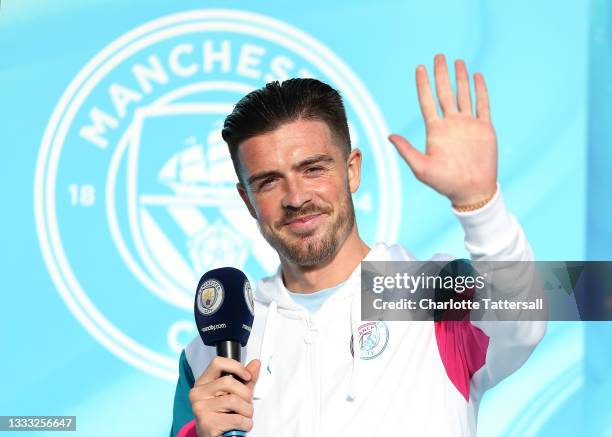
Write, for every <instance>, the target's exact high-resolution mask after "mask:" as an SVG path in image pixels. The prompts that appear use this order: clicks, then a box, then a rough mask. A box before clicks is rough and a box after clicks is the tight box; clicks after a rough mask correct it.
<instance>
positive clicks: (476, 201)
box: [451, 184, 497, 212]
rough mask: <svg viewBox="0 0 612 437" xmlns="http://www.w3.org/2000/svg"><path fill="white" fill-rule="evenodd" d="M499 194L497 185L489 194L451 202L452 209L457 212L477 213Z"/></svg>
mask: <svg viewBox="0 0 612 437" xmlns="http://www.w3.org/2000/svg"><path fill="white" fill-rule="evenodd" d="M496 192H497V184H496V185H495V188H494V189H493V190H492V191H489V194H485V195H480V196H472V197H470V198H467V199H465V200H462V201H454V200H451V203H452V207H453V209H454V210H455V211H457V212H470V211H476V210H477V209H480V208H482V207H484V206H485V205H486V204H488V203H489V202H490V201H491V199H493V197H495V193H496Z"/></svg>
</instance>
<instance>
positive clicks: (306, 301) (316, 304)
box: [287, 281, 346, 314]
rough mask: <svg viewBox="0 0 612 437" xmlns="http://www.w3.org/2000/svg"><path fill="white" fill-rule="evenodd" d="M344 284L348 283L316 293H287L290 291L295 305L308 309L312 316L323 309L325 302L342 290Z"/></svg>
mask: <svg viewBox="0 0 612 437" xmlns="http://www.w3.org/2000/svg"><path fill="white" fill-rule="evenodd" d="M344 284H346V281H345V282H343V283H341V284H338V285H336V286H335V287H330V288H324V289H323V290H319V291H315V292H314V293H294V292H293V291H290V290H287V291H289V296H291V298H292V299H293V301H294V302H295V303H297V304H298V305H301V306H303V307H304V308H306V309H307V310H308V312H309V313H310V314H314V313H316V312H317V311H318V310H319V308H321V305H323V302H325V301H326V300H327V298H328V297H330V296H331V295H332V294H334V293H335V292H336V291H338V290H339V289H340V288H342V287H343V286H344Z"/></svg>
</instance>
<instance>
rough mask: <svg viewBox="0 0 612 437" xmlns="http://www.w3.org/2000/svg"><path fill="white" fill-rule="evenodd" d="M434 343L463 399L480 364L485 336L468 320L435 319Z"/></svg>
mask: <svg viewBox="0 0 612 437" xmlns="http://www.w3.org/2000/svg"><path fill="white" fill-rule="evenodd" d="M434 325H435V332H436V343H437V344H438V351H439V352H440V358H441V359H442V363H443V364H444V369H445V370H446V374H447V375H448V377H449V379H450V380H451V382H452V383H453V385H454V386H455V387H456V388H457V390H459V393H461V394H462V395H463V397H464V398H465V400H466V401H468V402H469V399H470V382H471V380H472V376H473V375H474V373H476V372H477V371H478V369H480V368H481V367H482V366H484V364H485V362H486V358H487V349H488V347H489V337H488V336H487V335H486V334H485V333H484V332H482V331H481V330H480V329H479V328H477V327H476V326H474V325H472V322H470V321H467V320H466V321H463V320H461V321H455V320H452V321H450V320H446V321H439V322H435V323H434Z"/></svg>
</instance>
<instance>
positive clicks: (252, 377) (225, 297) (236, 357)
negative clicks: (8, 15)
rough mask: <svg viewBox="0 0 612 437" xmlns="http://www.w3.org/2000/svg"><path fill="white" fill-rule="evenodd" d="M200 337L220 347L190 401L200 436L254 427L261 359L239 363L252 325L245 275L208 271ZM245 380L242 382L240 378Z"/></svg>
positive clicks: (198, 309)
mask: <svg viewBox="0 0 612 437" xmlns="http://www.w3.org/2000/svg"><path fill="white" fill-rule="evenodd" d="M194 314H195V319H196V326H197V328H198V332H199V333H200V337H201V338H202V341H203V342H204V344H205V345H207V346H215V347H216V348H217V355H218V356H217V357H216V358H214V359H213V360H212V361H211V362H210V364H209V365H208V367H207V368H206V370H205V371H204V373H203V374H202V375H201V376H200V377H199V378H198V380H197V381H196V382H195V384H194V387H193V388H192V389H191V391H190V393H189V400H190V401H191V407H192V410H193V413H194V415H195V418H196V427H197V431H198V435H199V436H200V437H203V436H205V437H213V436H214V437H217V436H226V437H230V436H245V435H246V431H250V430H251V428H252V427H253V419H252V418H253V403H252V399H253V389H254V387H255V383H256V382H257V378H258V377H259V369H260V367H261V363H260V362H259V360H252V361H251V362H250V363H249V364H248V365H247V366H246V367H245V366H243V365H242V364H241V363H240V353H241V346H243V347H244V346H246V344H247V341H248V339H249V335H250V333H251V327H252V325H253V318H254V311H253V294H252V291H251V284H250V283H249V281H248V279H247V278H246V276H245V274H244V273H243V272H242V271H240V270H238V269H235V268H231V267H223V268H219V269H215V270H211V271H209V272H207V273H206V274H204V276H202V278H201V279H200V282H199V283H198V288H197V290H196V298H195V304H194ZM242 381H244V383H243V382H242Z"/></svg>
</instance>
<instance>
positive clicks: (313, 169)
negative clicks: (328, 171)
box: [306, 166, 325, 174]
mask: <svg viewBox="0 0 612 437" xmlns="http://www.w3.org/2000/svg"><path fill="white" fill-rule="evenodd" d="M323 170H325V169H324V168H323V167H320V166H314V167H308V168H307V169H306V173H308V174H317V173H320V172H322V171H323Z"/></svg>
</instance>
